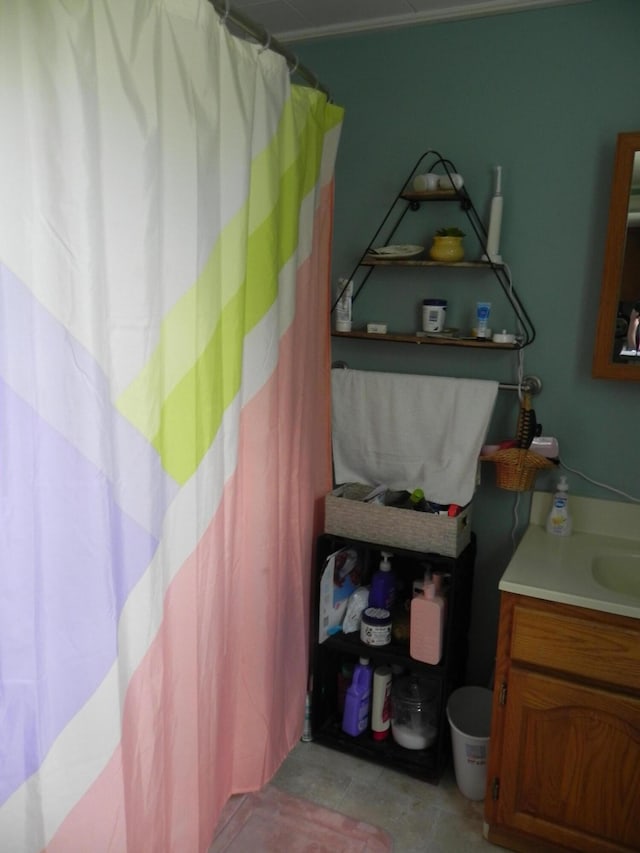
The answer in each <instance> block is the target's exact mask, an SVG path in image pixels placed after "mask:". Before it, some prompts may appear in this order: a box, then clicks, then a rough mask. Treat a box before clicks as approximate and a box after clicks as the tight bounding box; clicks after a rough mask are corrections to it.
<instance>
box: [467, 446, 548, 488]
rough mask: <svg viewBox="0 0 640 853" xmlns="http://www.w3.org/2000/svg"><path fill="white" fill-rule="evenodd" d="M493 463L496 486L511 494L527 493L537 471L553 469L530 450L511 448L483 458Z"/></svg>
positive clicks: (546, 460) (543, 458)
mask: <svg viewBox="0 0 640 853" xmlns="http://www.w3.org/2000/svg"><path fill="white" fill-rule="evenodd" d="M483 458H484V459H485V460H486V461H488V462H495V465H496V485H497V486H499V488H501V489H509V490H510V491H512V492H527V491H529V489H532V488H533V485H534V483H535V479H536V474H537V473H538V471H546V470H548V469H549V468H553V462H552V461H551V460H550V459H547V458H546V457H545V456H541V455H540V454H539V453H534V452H533V451H532V450H524V449H521V448H519V447H511V448H509V449H508V450H497V451H496V452H495V453H492V454H491V456H485V457H483Z"/></svg>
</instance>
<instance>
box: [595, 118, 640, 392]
mask: <svg viewBox="0 0 640 853" xmlns="http://www.w3.org/2000/svg"><path fill="white" fill-rule="evenodd" d="M639 319H640V131H638V132H633V133H620V134H618V139H617V145H616V156H615V163H614V172H613V182H612V187H611V200H610V204H609V224H608V228H607V242H606V248H605V259H604V269H603V275H602V289H601V291H600V309H599V313H598V325H597V329H596V344H595V350H594V358H593V368H592V376H594V377H596V378H600V379H630V380H635V381H640V325H639Z"/></svg>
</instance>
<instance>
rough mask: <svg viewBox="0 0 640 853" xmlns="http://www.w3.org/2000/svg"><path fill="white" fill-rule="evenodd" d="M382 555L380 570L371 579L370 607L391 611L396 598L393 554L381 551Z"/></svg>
mask: <svg viewBox="0 0 640 853" xmlns="http://www.w3.org/2000/svg"><path fill="white" fill-rule="evenodd" d="M380 554H381V556H382V560H381V561H380V568H379V569H378V571H377V572H376V573H375V574H374V576H373V577H372V578H371V591H370V592H369V607H381V608H382V609H383V610H389V611H391V608H392V606H393V602H394V601H395V597H396V580H395V577H394V574H393V572H392V570H391V563H390V562H389V561H390V558H391V554H389V553H388V552H387V551H381V552H380Z"/></svg>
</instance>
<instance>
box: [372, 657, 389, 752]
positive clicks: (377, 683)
mask: <svg viewBox="0 0 640 853" xmlns="http://www.w3.org/2000/svg"><path fill="white" fill-rule="evenodd" d="M390 728H391V667H390V666H378V667H376V669H375V670H374V673H373V698H372V700H371V732H372V734H373V739H374V740H386V739H387V738H388V737H389V729H390Z"/></svg>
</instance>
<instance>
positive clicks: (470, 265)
mask: <svg viewBox="0 0 640 853" xmlns="http://www.w3.org/2000/svg"><path fill="white" fill-rule="evenodd" d="M436 169H440V170H442V171H443V172H444V173H445V174H446V175H449V176H451V175H452V174H456V173H457V171H458V170H457V168H456V166H455V165H454V163H453V162H452V161H451V160H449V159H447V158H445V157H443V156H442V155H441V154H439V153H438V152H437V151H426V152H425V153H424V154H422V155H421V156H420V157H419V158H418V160H417V162H416V164H415V166H414V167H413V169H412V170H411V172H410V173H409V175H408V176H407V179H406V180H405V181H404V183H403V184H402V188H401V189H400V191H399V192H398V194H397V195H396V197H395V198H394V200H393V202H392V203H391V205H390V207H389V209H388V210H387V213H386V214H385V216H384V218H383V220H382V222H381V223H380V225H379V226H378V229H377V230H376V232H375V234H374V235H373V237H372V238H371V240H370V241H369V243H368V245H367V247H366V249H365V250H364V252H363V253H362V255H361V256H360V258H359V260H358V263H357V264H356V266H355V267H354V269H353V270H352V272H351V274H350V275H349V277H348V279H347V281H349V279H350V280H352V281H353V283H354V293H353V297H352V298H353V301H354V302H355V301H356V299H357V298H358V296H359V295H360V293H361V292H362V290H363V288H364V287H365V285H366V284H367V281H368V280H369V277H370V276H371V274H372V273H373V271H374V270H375V269H377V268H380V267H394V268H398V269H400V268H403V267H405V268H412V269H415V268H417V267H423V268H429V267H447V268H449V269H468V270H476V271H477V270H481V271H482V270H484V271H485V272H491V273H493V275H494V276H495V278H496V280H497V281H498V283H499V285H500V288H501V290H502V293H503V294H504V296H505V298H506V299H507V301H508V302H509V304H510V305H511V308H512V309H513V312H514V315H515V318H516V320H517V322H518V323H519V325H520V328H521V330H522V334H521V336H520V337H519V339H517V340H516V342H515V343H513V344H503V343H498V344H496V343H493V342H490V341H486V342H479V341H471V340H469V339H467V338H455V337H451V338H434V337H421V336H418V335H415V334H406V335H405V334H400V335H399V334H391V335H380V334H368V333H366V332H362V331H358V330H354V331H352V332H333V333H332V334H333V335H334V336H335V337H341V338H349V337H352V338H359V339H370V340H376V341H381V340H387V341H391V342H400V343H418V344H427V345H432V344H437V345H440V346H456V347H468V346H476V347H477V346H480V347H483V348H484V349H510V350H518V349H524V347H527V346H529V345H530V344H532V343H533V341H534V339H535V336H536V331H535V327H534V325H533V322H532V321H531V318H530V317H529V314H528V313H527V311H526V309H525V307H524V305H523V304H522V302H521V300H520V297H519V296H518V293H517V291H516V289H515V287H514V285H513V282H512V280H511V277H510V275H509V272H508V269H507V267H506V265H505V264H502V263H495V262H494V261H492V260H491V259H490V258H489V256H488V253H487V236H488V235H487V230H486V228H485V226H484V223H483V222H482V219H481V218H480V216H479V214H478V212H477V210H476V208H475V206H474V204H473V201H472V200H471V196H470V195H469V193H468V191H467V188H466V186H464V185H463V186H462V187H461V188H460V189H453V186H452V189H450V190H434V191H431V192H428V191H425V192H416V191H414V190H412V189H411V185H412V180H413V178H414V177H415V176H416V175H419V174H422V173H425V172H432V171H435V170H436ZM433 202H436V203H456V204H458V205H459V206H460V208H461V210H462V211H463V212H464V214H465V216H466V219H467V222H468V223H469V225H470V227H471V229H472V231H473V233H474V234H475V236H476V238H477V240H478V244H479V249H480V252H481V257H486V258H487V260H480V261H461V262H459V263H442V262H437V261H432V260H429V258H428V255H427V257H426V258H425V259H424V260H422V259H419V260H415V259H411V260H401V259H393V260H391V259H388V258H384V257H380V256H376V254H375V253H374V252H373V251H372V250H373V249H374V247H378V246H379V245H391V242H392V239H393V236H394V234H395V233H396V231H397V230H398V228H399V227H400V225H401V223H402V221H403V220H404V218H405V216H406V215H407V213H410V212H415V211H418V210H420V208H421V206H422V204H425V203H433ZM346 286H347V285H345V288H346ZM343 292H344V288H343V290H342V291H340V292H339V293H338V295H337V297H336V299H335V301H334V303H333V305H332V306H331V313H332V314H333V312H334V311H335V309H336V306H337V304H338V302H339V301H340V297H341V296H342V293H343Z"/></svg>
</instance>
